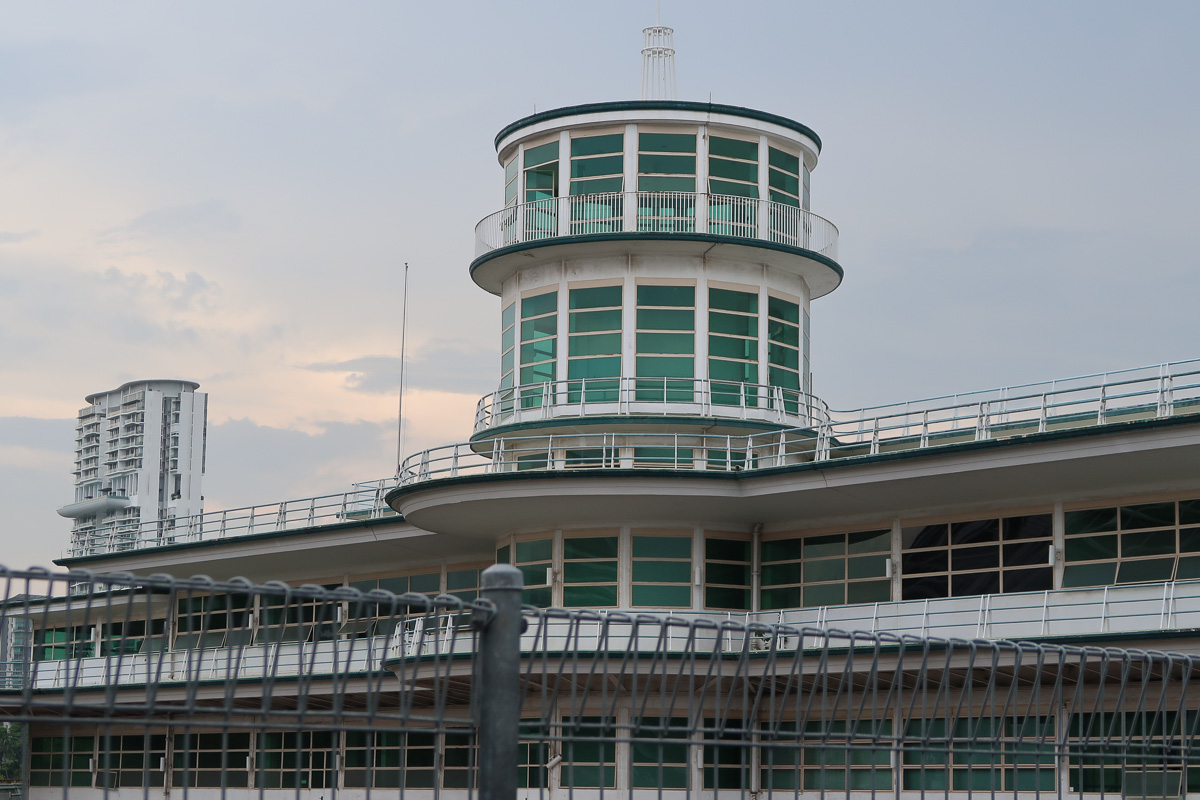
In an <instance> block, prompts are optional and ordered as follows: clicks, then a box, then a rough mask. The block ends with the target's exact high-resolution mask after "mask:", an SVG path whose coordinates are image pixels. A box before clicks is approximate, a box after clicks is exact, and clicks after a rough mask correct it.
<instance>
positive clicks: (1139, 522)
mask: <svg viewBox="0 0 1200 800" xmlns="http://www.w3.org/2000/svg"><path fill="white" fill-rule="evenodd" d="M1174 524H1175V504H1174V503H1143V504H1142V505H1137V506H1121V529H1122V530H1132V529H1135V528H1161V527H1164V526H1166V525H1174Z"/></svg>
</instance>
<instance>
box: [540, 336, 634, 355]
mask: <svg viewBox="0 0 1200 800" xmlns="http://www.w3.org/2000/svg"><path fill="white" fill-rule="evenodd" d="M551 341H552V340H551ZM569 344H570V346H569V347H568V351H567V352H568V354H569V355H572V356H609V355H614V354H619V353H620V352H621V334H619V333H594V334H592V335H590V336H572V337H571V338H570V343H569Z"/></svg>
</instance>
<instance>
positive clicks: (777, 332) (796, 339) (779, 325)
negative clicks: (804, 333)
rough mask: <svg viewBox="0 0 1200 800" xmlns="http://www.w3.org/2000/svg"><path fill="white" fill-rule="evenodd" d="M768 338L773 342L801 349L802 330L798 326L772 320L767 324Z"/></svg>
mask: <svg viewBox="0 0 1200 800" xmlns="http://www.w3.org/2000/svg"><path fill="white" fill-rule="evenodd" d="M767 338H768V339H769V340H771V341H772V342H778V343H780V344H786V345H788V346H789V347H799V346H800V328H799V326H797V325H788V324H787V323H784V322H779V321H778V320H770V321H768V322H767Z"/></svg>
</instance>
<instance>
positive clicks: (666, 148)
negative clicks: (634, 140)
mask: <svg viewBox="0 0 1200 800" xmlns="http://www.w3.org/2000/svg"><path fill="white" fill-rule="evenodd" d="M638 149H639V150H644V151H648V152H651V153H694V152H696V136H695V134H691V133H643V134H640V135H639V136H638Z"/></svg>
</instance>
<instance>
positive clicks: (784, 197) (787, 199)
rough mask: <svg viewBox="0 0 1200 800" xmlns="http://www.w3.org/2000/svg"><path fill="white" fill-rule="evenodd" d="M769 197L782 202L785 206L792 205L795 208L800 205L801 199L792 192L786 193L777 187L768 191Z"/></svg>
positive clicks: (773, 201) (776, 201) (772, 200)
mask: <svg viewBox="0 0 1200 800" xmlns="http://www.w3.org/2000/svg"><path fill="white" fill-rule="evenodd" d="M767 199H768V200H770V201H771V202H772V203H781V204H783V205H785V206H792V207H793V208H799V207H800V201H799V200H797V199H796V198H795V197H792V196H791V195H790V194H784V193H783V192H780V191H777V190H775V189H771V190H769V191H768V192H767Z"/></svg>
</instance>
